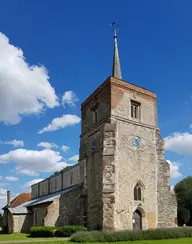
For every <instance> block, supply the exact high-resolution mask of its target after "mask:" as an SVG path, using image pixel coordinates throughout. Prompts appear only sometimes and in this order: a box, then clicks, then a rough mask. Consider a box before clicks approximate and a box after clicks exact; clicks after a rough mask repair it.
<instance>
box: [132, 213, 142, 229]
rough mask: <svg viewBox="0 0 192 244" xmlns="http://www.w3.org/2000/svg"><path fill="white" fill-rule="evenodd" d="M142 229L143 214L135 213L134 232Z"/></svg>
mask: <svg viewBox="0 0 192 244" xmlns="http://www.w3.org/2000/svg"><path fill="white" fill-rule="evenodd" d="M140 229H142V223H141V214H140V212H139V211H135V212H134V213H133V230H140Z"/></svg>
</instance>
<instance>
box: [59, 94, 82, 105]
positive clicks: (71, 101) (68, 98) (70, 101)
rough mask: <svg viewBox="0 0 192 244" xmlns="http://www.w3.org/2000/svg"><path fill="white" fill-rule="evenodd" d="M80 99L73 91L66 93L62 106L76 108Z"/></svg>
mask: <svg viewBox="0 0 192 244" xmlns="http://www.w3.org/2000/svg"><path fill="white" fill-rule="evenodd" d="M78 101H79V99H78V98H77V96H76V94H75V93H74V92H73V91H66V92H65V93H64V94H63V96H62V105H63V106H65V105H72V106H74V105H75V103H76V102H78Z"/></svg>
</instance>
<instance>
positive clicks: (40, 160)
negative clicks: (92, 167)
mask: <svg viewBox="0 0 192 244" xmlns="http://www.w3.org/2000/svg"><path fill="white" fill-rule="evenodd" d="M0 163H4V164H7V163H15V164H16V172H17V173H22V174H26V175H38V173H40V172H54V171H59V170H61V169H63V168H65V167H66V166H67V163H66V162H63V161H62V156H61V155H60V153H59V152H56V151H53V150H48V149H44V150H41V151H37V150H27V149H22V148H20V149H17V150H14V151H10V152H9V153H6V154H2V155H0ZM30 172H32V174H30Z"/></svg>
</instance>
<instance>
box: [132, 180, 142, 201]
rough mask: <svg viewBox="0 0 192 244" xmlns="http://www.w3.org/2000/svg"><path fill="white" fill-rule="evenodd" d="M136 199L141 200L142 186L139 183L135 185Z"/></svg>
mask: <svg viewBox="0 0 192 244" xmlns="http://www.w3.org/2000/svg"><path fill="white" fill-rule="evenodd" d="M134 200H135V201H141V186H140V184H138V183H137V184H136V186H135V187H134Z"/></svg>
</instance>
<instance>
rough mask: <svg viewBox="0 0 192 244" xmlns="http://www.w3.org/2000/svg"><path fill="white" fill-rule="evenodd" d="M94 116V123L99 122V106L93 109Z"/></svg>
mask: <svg viewBox="0 0 192 244" xmlns="http://www.w3.org/2000/svg"><path fill="white" fill-rule="evenodd" d="M92 114H93V123H97V122H98V106H95V107H94V108H92Z"/></svg>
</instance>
